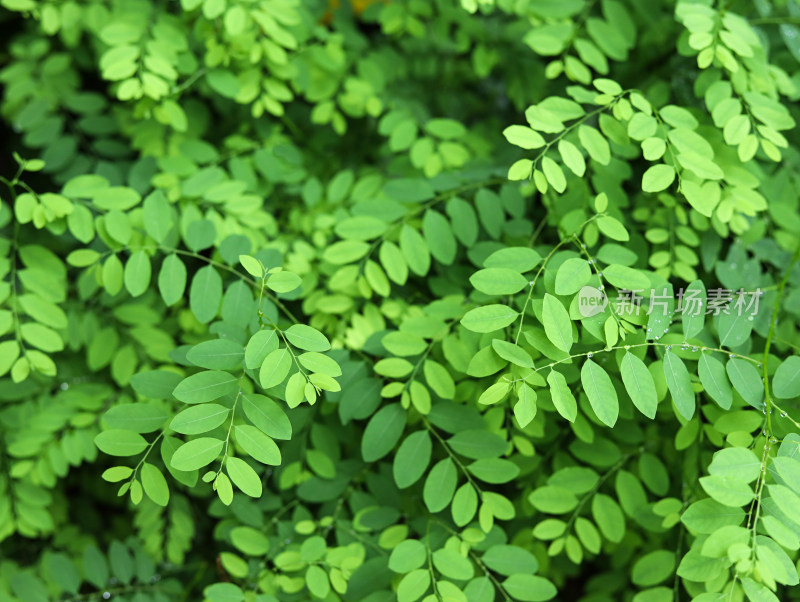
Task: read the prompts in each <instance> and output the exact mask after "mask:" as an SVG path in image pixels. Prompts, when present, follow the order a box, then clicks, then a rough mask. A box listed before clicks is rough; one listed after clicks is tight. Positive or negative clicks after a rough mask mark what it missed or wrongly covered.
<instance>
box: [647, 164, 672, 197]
mask: <svg viewBox="0 0 800 602" xmlns="http://www.w3.org/2000/svg"><path fill="white" fill-rule="evenodd" d="M674 181H675V168H674V167H672V166H671V165H665V164H663V163H659V164H657V165H653V166H652V167H650V168H649V169H648V170H647V171H646V172H644V175H643V176H642V190H644V191H645V192H661V191H662V190H666V189H667V188H669V186H670V184H672V182H674Z"/></svg>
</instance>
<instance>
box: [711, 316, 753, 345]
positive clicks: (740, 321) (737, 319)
mask: <svg viewBox="0 0 800 602" xmlns="http://www.w3.org/2000/svg"><path fill="white" fill-rule="evenodd" d="M751 317H752V316H750V315H748V312H746V311H744V310H741V311H737V310H735V309H734V308H733V307H732V308H731V312H730V313H729V314H724V313H723V314H720V315H719V321H718V322H717V332H718V333H719V342H720V344H721V345H723V346H725V347H729V348H731V349H733V348H736V347H738V346H739V345H742V344H743V343H744V342H745V341H746V340H747V339H748V337H749V336H750V333H751V332H752V330H753V322H752V320H750V318H751Z"/></svg>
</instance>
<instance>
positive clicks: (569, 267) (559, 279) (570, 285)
mask: <svg viewBox="0 0 800 602" xmlns="http://www.w3.org/2000/svg"><path fill="white" fill-rule="evenodd" d="M591 277H592V269H591V268H590V267H589V262H587V261H586V260H585V259H582V258H580V257H573V258H571V259H567V260H566V261H565V262H564V263H562V264H561V265H560V266H559V268H558V272H556V294H557V295H573V294H575V293H577V292H578V291H579V290H581V288H582V287H583V286H584V285H586V284H587V283H588V282H589V279H590V278H591Z"/></svg>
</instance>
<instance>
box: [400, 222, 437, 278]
mask: <svg viewBox="0 0 800 602" xmlns="http://www.w3.org/2000/svg"><path fill="white" fill-rule="evenodd" d="M400 250H401V251H402V253H403V257H404V258H405V260H406V262H407V263H408V267H409V268H410V269H411V271H412V272H414V273H415V274H416V275H417V276H424V275H425V274H427V273H428V270H429V269H430V267H431V255H430V251H429V250H428V245H427V243H426V242H425V239H424V238H422V235H420V233H419V232H417V231H416V230H414V228H412V227H411V226H409V225H408V224H403V228H402V230H401V231H400Z"/></svg>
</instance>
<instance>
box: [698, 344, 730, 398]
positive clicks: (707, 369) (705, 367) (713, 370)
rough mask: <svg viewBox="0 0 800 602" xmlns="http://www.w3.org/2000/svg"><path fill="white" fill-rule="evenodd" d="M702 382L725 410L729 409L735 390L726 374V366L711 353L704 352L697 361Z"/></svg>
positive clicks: (707, 391)
mask: <svg viewBox="0 0 800 602" xmlns="http://www.w3.org/2000/svg"><path fill="white" fill-rule="evenodd" d="M697 373H698V375H699V376H700V384H702V385H703V388H704V389H705V390H706V393H708V395H709V397H711V399H713V400H714V401H715V402H716V404H717V405H718V406H719V407H721V408H722V409H723V410H729V409H730V407H731V404H732V403H733V391H732V390H731V386H730V384H729V383H728V377H727V376H726V375H725V367H724V366H723V365H722V362H720V361H719V360H718V359H716V358H715V357H713V356H712V355H711V353H706V352H703V353H702V354H701V355H700V359H699V360H698V361H697Z"/></svg>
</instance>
